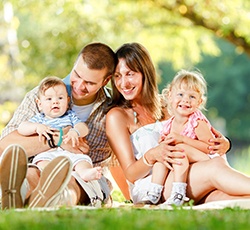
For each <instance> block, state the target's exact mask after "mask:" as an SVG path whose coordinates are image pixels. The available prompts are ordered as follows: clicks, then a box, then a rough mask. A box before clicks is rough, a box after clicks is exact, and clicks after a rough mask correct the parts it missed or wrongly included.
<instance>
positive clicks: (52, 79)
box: [38, 76, 67, 97]
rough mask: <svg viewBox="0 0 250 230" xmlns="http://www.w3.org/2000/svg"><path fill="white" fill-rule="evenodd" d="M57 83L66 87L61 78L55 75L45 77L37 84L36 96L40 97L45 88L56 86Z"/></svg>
mask: <svg viewBox="0 0 250 230" xmlns="http://www.w3.org/2000/svg"><path fill="white" fill-rule="evenodd" d="M58 85H62V86H64V87H65V89H66V85H65V84H64V82H63V81H62V79H60V78H59V77H56V76H48V77H45V78H44V79H43V80H42V81H41V82H40V84H39V87H38V97H40V96H41V95H44V93H45V91H46V90H47V89H49V88H51V87H55V86H58ZM66 90H67V89H66Z"/></svg>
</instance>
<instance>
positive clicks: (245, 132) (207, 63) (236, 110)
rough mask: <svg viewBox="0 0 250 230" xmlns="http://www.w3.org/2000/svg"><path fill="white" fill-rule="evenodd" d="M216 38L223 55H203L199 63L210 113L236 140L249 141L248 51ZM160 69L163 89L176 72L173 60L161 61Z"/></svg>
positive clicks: (161, 87) (208, 114)
mask: <svg viewBox="0 0 250 230" xmlns="http://www.w3.org/2000/svg"><path fill="white" fill-rule="evenodd" d="M216 41H217V45H218V47H219V48H220V50H221V55H220V56H218V57H211V56H208V55H205V54H202V59H203V61H202V62H200V63H199V64H197V65H196V68H198V69H199V70H200V71H201V72H202V73H203V75H204V77H205V79H206V80H207V82H208V102H207V109H208V111H207V116H208V117H209V119H210V120H211V121H212V123H213V125H214V126H215V127H216V128H217V129H218V130H220V131H222V132H223V133H224V134H225V135H227V136H229V137H230V138H231V139H233V140H234V141H236V140H237V141H239V140H241V141H248V140H249V139H250V132H249V130H250V117H249V114H250V91H249V88H250V82H249V80H248V78H249V58H248V57H247V56H246V55H245V54H241V55H239V54H237V52H236V51H235V49H234V47H233V46H232V45H231V44H229V43H226V42H223V41H221V40H216ZM191 67H192V66H190V67H188V69H189V68H191ZM159 69H160V71H161V75H162V82H161V83H160V85H159V88H160V89H161V90H162V89H163V88H164V87H165V85H166V84H167V83H168V82H170V81H171V79H172V78H173V76H174V75H175V72H176V71H175V70H174V69H173V67H172V65H171V63H165V62H160V63H159ZM191 69H192V68H191ZM239 130H240V132H239Z"/></svg>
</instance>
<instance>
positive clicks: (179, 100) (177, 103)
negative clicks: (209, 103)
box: [169, 83, 202, 116]
mask: <svg viewBox="0 0 250 230" xmlns="http://www.w3.org/2000/svg"><path fill="white" fill-rule="evenodd" d="M169 101H170V104H171V111H172V113H173V114H174V115H178V114H179V115H183V116H189V115H191V114H192V113H193V112H194V111H195V110H196V109H198V108H199V106H200V104H201V102H202V99H201V95H200V93H198V92H197V91H195V90H193V89H189V88H187V86H186V84H184V83H182V84H181V85H180V86H179V87H173V89H172V90H171V92H170V98H169Z"/></svg>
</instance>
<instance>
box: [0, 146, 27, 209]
mask: <svg viewBox="0 0 250 230" xmlns="http://www.w3.org/2000/svg"><path fill="white" fill-rule="evenodd" d="M27 163H28V160H27V155H26V153H25V151H24V149H23V148H22V147H21V146H19V145H10V146H8V147H7V148H6V149H5V150H4V152H3V154H2V159H1V165H0V183H1V190H2V209H3V210H4V209H10V208H23V206H24V203H23V200H22V196H21V186H22V184H23V181H24V179H25V177H26V172H27Z"/></svg>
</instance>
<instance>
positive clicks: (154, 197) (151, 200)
mask: <svg viewBox="0 0 250 230" xmlns="http://www.w3.org/2000/svg"><path fill="white" fill-rule="evenodd" d="M160 198H161V193H154V192H147V194H146V195H145V196H144V197H143V198H142V200H141V201H142V202H141V203H143V204H157V203H158V202H159V200H160Z"/></svg>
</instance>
